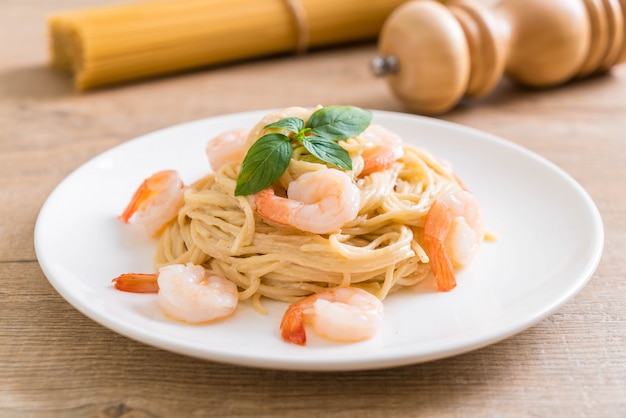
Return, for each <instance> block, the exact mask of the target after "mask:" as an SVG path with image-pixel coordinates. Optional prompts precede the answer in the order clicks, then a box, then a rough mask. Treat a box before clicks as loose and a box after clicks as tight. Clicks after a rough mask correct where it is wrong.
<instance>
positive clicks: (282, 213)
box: [254, 187, 294, 225]
mask: <svg viewBox="0 0 626 418" xmlns="http://www.w3.org/2000/svg"><path fill="white" fill-rule="evenodd" d="M281 201H282V202H283V203H287V204H281V203H280V202H281ZM254 203H255V205H256V211H257V213H258V214H259V215H261V217H263V218H265V219H268V220H270V221H273V222H276V223H279V224H282V225H289V224H290V221H291V216H292V211H293V209H294V205H293V203H294V202H293V201H290V200H289V199H285V198H282V197H280V196H276V194H275V193H274V189H272V188H271V187H268V188H267V189H263V190H261V191H260V192H258V193H256V194H255V195H254Z"/></svg>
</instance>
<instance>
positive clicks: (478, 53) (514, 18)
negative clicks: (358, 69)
mask: <svg viewBox="0 0 626 418" xmlns="http://www.w3.org/2000/svg"><path fill="white" fill-rule="evenodd" d="M625 31H626V0H503V1H502V2H500V3H499V4H498V6H497V7H495V8H494V9H490V8H488V7H486V6H485V5H483V4H482V3H478V2H476V1H473V0H452V1H448V2H447V3H446V5H445V6H444V5H442V4H441V3H439V2H436V1H434V0H413V1H409V2H407V3H404V4H403V5H401V6H400V7H398V8H397V9H396V10H394V12H393V13H391V15H390V16H389V17H388V18H387V20H386V21H385V24H384V25H383V28H382V30H381V33H380V37H379V44H378V50H379V56H378V57H376V58H375V59H374V60H372V67H373V70H374V72H375V74H377V75H379V76H385V77H386V78H387V80H388V82H389V85H390V86H391V88H392V90H393V91H394V93H395V94H396V95H397V96H398V97H399V98H400V100H402V101H403V102H405V103H406V104H407V106H408V107H410V108H411V110H413V111H415V112H417V113H424V114H436V113H442V112H445V111H447V110H449V109H451V108H452V107H454V106H455V105H456V104H457V103H458V102H459V101H460V100H461V99H462V98H463V97H464V96H468V97H481V96H484V95H485V94H487V93H489V92H490V91H492V89H493V88H494V87H495V86H496V84H497V83H498V81H499V80H500V79H501V77H502V76H503V74H506V75H508V76H509V77H511V78H512V79H513V80H515V81H516V82H517V83H519V84H522V85H526V86H530V87H551V86H556V85H559V84H562V83H565V82H568V81H570V80H572V79H575V78H579V77H586V76H589V75H591V74H595V73H601V72H605V71H607V70H608V69H610V68H611V67H612V66H614V65H616V64H618V63H621V62H623V61H626V42H625Z"/></svg>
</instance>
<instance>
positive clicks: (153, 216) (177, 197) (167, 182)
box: [120, 170, 185, 235]
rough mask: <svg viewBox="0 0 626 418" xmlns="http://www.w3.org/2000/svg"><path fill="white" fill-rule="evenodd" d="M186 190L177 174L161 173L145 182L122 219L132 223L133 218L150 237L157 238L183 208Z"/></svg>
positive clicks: (170, 172)
mask: <svg viewBox="0 0 626 418" xmlns="http://www.w3.org/2000/svg"><path fill="white" fill-rule="evenodd" d="M184 187H185V185H184V184H183V181H182V180H181V179H180V177H179V176H178V173H177V172H176V171H173V170H164V171H159V172H157V173H155V174H153V175H152V176H151V177H148V178H147V179H145V180H144V181H143V183H141V185H140V186H139V188H138V189H137V190H136V191H135V194H134V195H133V197H132V198H131V200H130V202H129V203H128V206H126V209H124V212H122V214H121V215H120V219H121V220H122V221H124V222H125V223H130V220H131V218H133V221H134V223H136V224H137V225H140V226H142V227H143V228H144V229H145V230H146V231H147V232H148V233H149V234H150V235H157V234H158V233H159V232H160V231H161V229H162V228H163V226H165V224H166V223H167V222H169V221H170V220H171V219H172V218H174V217H175V216H176V214H177V213H178V210H179V209H180V208H181V207H182V206H183V202H184ZM133 215H134V216H133Z"/></svg>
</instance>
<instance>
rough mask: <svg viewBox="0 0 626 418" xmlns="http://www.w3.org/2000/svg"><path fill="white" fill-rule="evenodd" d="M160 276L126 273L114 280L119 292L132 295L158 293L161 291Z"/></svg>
mask: <svg viewBox="0 0 626 418" xmlns="http://www.w3.org/2000/svg"><path fill="white" fill-rule="evenodd" d="M157 278H158V275H157V274H155V273H153V274H146V273H124V274H121V275H119V276H118V277H116V278H115V279H113V281H112V283H113V286H114V287H115V288H116V289H117V290H121V291H123V292H131V293H157V292H158V291H159V283H158V281H157Z"/></svg>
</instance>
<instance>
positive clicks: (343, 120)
mask: <svg viewBox="0 0 626 418" xmlns="http://www.w3.org/2000/svg"><path fill="white" fill-rule="evenodd" d="M371 121H372V112H370V111H369V110H364V109H360V108H358V107H355V106H327V107H323V108H321V109H318V110H316V111H315V112H313V114H312V115H311V116H310V117H309V120H308V121H307V124H306V127H307V128H311V130H312V131H311V133H313V134H315V135H317V136H321V137H323V138H326V139H331V140H333V141H336V140H341V139H348V138H352V137H354V136H357V135H358V134H360V133H361V132H363V131H364V130H365V128H367V127H368V126H369V124H370V122H371Z"/></svg>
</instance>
